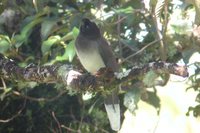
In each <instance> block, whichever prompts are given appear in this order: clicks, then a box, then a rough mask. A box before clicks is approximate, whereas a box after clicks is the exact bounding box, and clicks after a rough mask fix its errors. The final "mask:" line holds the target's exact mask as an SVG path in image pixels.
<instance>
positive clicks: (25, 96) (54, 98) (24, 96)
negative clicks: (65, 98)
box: [12, 91, 66, 102]
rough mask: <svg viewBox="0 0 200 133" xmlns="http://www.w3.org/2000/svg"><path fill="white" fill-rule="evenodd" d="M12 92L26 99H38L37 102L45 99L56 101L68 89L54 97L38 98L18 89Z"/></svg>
mask: <svg viewBox="0 0 200 133" xmlns="http://www.w3.org/2000/svg"><path fill="white" fill-rule="evenodd" d="M12 92H13V94H14V95H16V96H21V97H23V98H25V99H28V100H31V101H37V102H44V101H45V102H52V101H55V100H56V99H58V98H59V97H61V96H62V95H63V94H65V93H66V91H60V93H59V94H58V95H56V96H55V97H52V98H36V97H30V96H27V95H23V94H21V93H20V92H18V91H12Z"/></svg>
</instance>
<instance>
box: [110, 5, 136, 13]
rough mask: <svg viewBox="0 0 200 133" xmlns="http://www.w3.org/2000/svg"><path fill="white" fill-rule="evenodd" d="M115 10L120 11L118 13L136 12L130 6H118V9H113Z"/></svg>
mask: <svg viewBox="0 0 200 133" xmlns="http://www.w3.org/2000/svg"><path fill="white" fill-rule="evenodd" d="M113 10H114V12H116V13H118V14H130V13H133V12H134V9H133V8H132V7H131V6H129V7H127V8H118V9H113Z"/></svg>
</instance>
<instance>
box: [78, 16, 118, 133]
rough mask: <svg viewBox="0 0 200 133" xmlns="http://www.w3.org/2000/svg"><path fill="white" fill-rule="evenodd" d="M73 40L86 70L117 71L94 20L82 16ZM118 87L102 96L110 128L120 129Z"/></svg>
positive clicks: (113, 59) (91, 71)
mask: <svg viewBox="0 0 200 133" xmlns="http://www.w3.org/2000/svg"><path fill="white" fill-rule="evenodd" d="M79 31H80V32H79V34H78V36H77V38H76V41H75V51H76V53H77V56H78V58H79V60H80V63H81V64H82V66H83V67H84V68H85V69H86V71H87V72H89V73H91V74H95V72H98V70H99V69H100V68H110V69H112V71H113V72H118V71H119V64H118V63H117V61H116V59H115V56H114V54H113V52H112V50H111V47H110V46H109V44H108V42H107V40H106V39H105V38H104V37H103V35H102V34H101V31H100V29H99V28H98V26H97V25H96V23H95V22H93V21H90V19H88V18H83V19H82V23H81V26H80V29H79ZM117 92H118V89H117V88H116V89H114V90H113V91H112V92H111V94H108V95H106V97H105V98H104V105H105V109H106V112H107V116H108V119H109V122H110V126H111V128H112V130H114V131H119V130H120V105H119V97H118V95H117Z"/></svg>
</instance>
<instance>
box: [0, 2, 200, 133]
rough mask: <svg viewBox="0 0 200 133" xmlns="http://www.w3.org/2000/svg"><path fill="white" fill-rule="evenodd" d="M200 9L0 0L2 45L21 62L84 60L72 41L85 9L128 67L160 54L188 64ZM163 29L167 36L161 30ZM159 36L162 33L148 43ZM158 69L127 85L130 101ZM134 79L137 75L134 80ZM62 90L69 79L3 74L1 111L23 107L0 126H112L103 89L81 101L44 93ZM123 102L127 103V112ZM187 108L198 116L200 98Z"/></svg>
mask: <svg viewBox="0 0 200 133" xmlns="http://www.w3.org/2000/svg"><path fill="white" fill-rule="evenodd" d="M192 4H194V5H197V3H192ZM198 11H199V8H198V6H191V4H188V3H182V4H176V3H173V2H167V0H162V1H155V0H150V2H147V1H140V0H134V1H133V0H128V1H124V0H121V1H119V0H105V1H102V0H100V1H94V0H82V1H81V0H12V1H10V0H2V1H0V14H1V15H0V53H2V54H4V55H5V56H7V57H9V58H12V59H14V60H16V61H18V65H20V66H26V65H27V64H30V63H34V64H38V65H46V64H53V63H58V62H62V63H71V64H73V65H74V66H77V68H81V65H80V63H79V61H78V60H77V58H76V56H75V50H74V42H75V39H76V37H77V35H78V33H79V30H78V28H79V25H80V22H81V19H82V18H84V17H88V18H90V19H92V20H93V21H95V22H96V23H97V24H98V25H99V27H100V28H101V30H102V33H104V36H105V38H106V39H107V40H108V41H109V42H110V44H112V45H111V47H112V49H113V51H115V53H116V57H117V58H119V60H120V61H121V67H122V69H123V70H127V69H128V68H129V67H130V66H134V65H136V66H137V65H144V64H145V63H148V62H150V61H158V60H161V59H162V58H161V57H162V56H163V55H164V56H166V61H169V62H177V61H180V60H181V59H182V60H184V61H185V63H186V64H190V65H191V64H192V63H191V62H190V59H191V57H192V55H193V53H195V52H197V53H199V43H198V37H199V36H196V37H194V36H191V34H192V32H193V31H192V30H193V29H192V28H193V23H194V20H195V22H196V24H197V25H199V24H198V23H197V22H200V20H199V21H198V18H200V17H199V16H198V13H196V17H195V19H194V13H195V12H198ZM155 16H156V17H155ZM155 18H156V21H155V20H154V19H155ZM177 21H178V22H177ZM159 30H160V31H159ZM158 31H159V32H158ZM158 33H160V34H161V35H162V36H161V37H162V38H159V37H158ZM191 38H192V39H191ZM160 39H161V40H162V41H163V42H164V43H163V44H164V46H163V48H164V50H165V51H166V53H164V52H162V50H161V47H162V46H161V44H160V41H159V40H160ZM154 40H157V41H155V43H151V42H153V41H154ZM191 40H192V41H191ZM140 50H141V51H140ZM137 51H139V52H138V53H137V54H135V53H136V52H137ZM134 54H135V55H134ZM165 54H166V55H165ZM193 63H194V62H193ZM195 65H196V71H195V72H194V74H193V75H191V77H190V79H191V82H192V85H191V87H190V88H193V89H194V90H195V91H197V92H198V93H200V92H199V81H200V80H199V77H198V76H199V64H195ZM158 77H163V76H162V75H157V74H155V73H154V72H149V73H147V74H146V75H145V76H144V77H141V79H143V80H142V81H143V85H141V86H137V87H134V88H132V89H129V91H128V92H127V93H126V94H125V96H124V97H125V98H124V105H125V107H126V108H128V109H129V110H131V111H132V112H134V111H135V109H136V106H137V102H138V101H139V100H141V99H140V98H141V95H142V94H141V92H140V91H137V90H140V89H141V90H142V89H145V87H146V86H151V87H152V86H154V85H155V82H154V81H155V80H156V79H157V78H158ZM166 77H169V76H166ZM150 79H151V80H150ZM163 79H164V80H168V78H165V77H164V78H163ZM139 80H140V79H139ZM137 82H138V80H135V81H133V82H130V84H135V83H137ZM190 88H188V89H190ZM63 90H64V91H66V90H65V88H64V86H62V85H58V84H57V85H43V84H42V85H39V84H37V83H22V82H18V83H17V82H15V81H7V80H4V79H1V82H0V100H1V102H0V107H1V108H0V119H7V120H9V118H12V116H13V115H14V114H18V113H17V112H18V110H20V109H22V112H21V113H19V114H20V115H18V116H17V117H16V118H14V119H12V120H10V121H9V122H6V123H3V124H1V126H0V132H10V133H14V132H27V133H31V132H41V133H49V132H62V131H63V132H76V131H82V132H111V130H110V127H109V123H108V120H107V118H106V114H105V110H104V108H103V106H102V101H103V100H102V97H101V96H99V95H98V94H96V95H95V97H93V98H91V99H90V100H89V101H84V100H83V99H82V96H81V95H80V94H79V95H78V94H77V95H75V96H70V95H68V94H63V95H62V96H60V97H59V98H57V99H56V100H42V99H53V97H56V95H59V93H60V92H62V91H63ZM146 94H148V95H149V100H150V101H147V103H150V104H151V105H152V106H154V107H155V108H159V106H160V103H159V98H158V97H157V96H156V93H154V92H153V93H149V92H147V93H146ZM197 98H198V99H199V95H198V96H197ZM38 99H39V100H38ZM146 100H148V99H146ZM121 101H123V98H121ZM23 103H25V104H23ZM121 103H123V102H121ZM198 103H199V100H198ZM199 104H200V103H199ZM122 106H123V105H122ZM125 107H122V108H123V110H122V112H123V111H124V110H125ZM189 111H193V112H194V115H195V116H199V114H200V113H199V112H200V111H199V105H197V106H196V107H191V108H190V109H189ZM53 114H55V115H53ZM188 114H189V113H188ZM58 122H59V123H58ZM60 126H61V127H60Z"/></svg>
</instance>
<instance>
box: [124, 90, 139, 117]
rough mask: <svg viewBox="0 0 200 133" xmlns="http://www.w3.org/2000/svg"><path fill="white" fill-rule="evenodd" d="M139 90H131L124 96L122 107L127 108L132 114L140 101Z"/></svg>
mask: <svg viewBox="0 0 200 133" xmlns="http://www.w3.org/2000/svg"><path fill="white" fill-rule="evenodd" d="M140 96H141V93H140V89H138V88H133V89H132V90H130V91H128V92H127V93H126V94H125V96H124V106H125V107H127V108H128V110H129V111H130V112H132V113H134V111H135V110H136V109H137V103H138V102H139V100H140Z"/></svg>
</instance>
